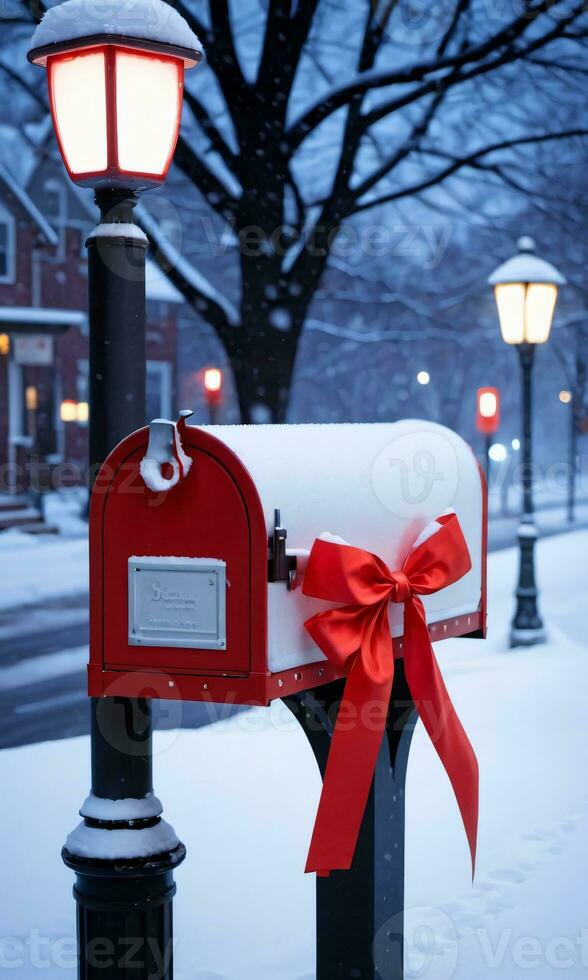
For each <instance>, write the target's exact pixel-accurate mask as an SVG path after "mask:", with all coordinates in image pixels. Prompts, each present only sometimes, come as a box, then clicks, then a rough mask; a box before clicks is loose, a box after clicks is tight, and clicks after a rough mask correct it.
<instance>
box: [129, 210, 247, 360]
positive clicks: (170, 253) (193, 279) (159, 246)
mask: <svg viewBox="0 0 588 980" xmlns="http://www.w3.org/2000/svg"><path fill="white" fill-rule="evenodd" d="M135 213H136V216H137V221H138V223H139V225H140V226H141V228H142V229H143V231H144V232H145V234H146V235H147V237H148V238H149V241H150V242H151V245H152V250H153V258H154V260H155V262H156V263H157V265H158V266H159V268H160V269H161V270H162V272H163V273H164V274H165V276H166V278H167V279H169V281H170V282H171V283H172V285H174V286H175V287H176V289H178V290H179V291H180V293H181V294H182V296H183V297H184V299H185V300H186V301H187V302H188V303H189V304H190V306H192V307H193V308H194V310H196V312H197V313H199V314H200V315H201V316H202V317H204V318H205V319H206V320H207V321H208V322H209V323H210V324H211V325H212V326H213V327H214V328H215V330H216V331H217V332H218V334H219V336H220V338H221V340H222V341H223V343H224V344H225V345H226V346H229V345H230V344H231V343H233V342H234V337H235V329H236V328H237V327H238V325H239V314H238V312H237V310H236V309H235V307H234V306H233V304H232V303H231V302H230V301H229V300H228V299H227V298H226V296H224V295H223V294H222V293H221V292H219V291H218V290H216V289H215V288H214V286H213V285H212V283H210V282H209V281H208V279H206V277H205V276H203V275H202V274H201V273H200V272H198V270H197V269H195V268H194V266H193V265H192V264H191V263H190V262H188V260H187V259H185V258H184V256H182V255H181V254H180V252H179V251H178V249H177V248H176V247H175V246H174V245H172V243H171V242H170V241H168V239H167V238H166V237H165V235H164V234H163V233H162V231H161V229H160V228H159V225H158V224H157V222H156V221H155V220H154V219H153V218H152V217H151V215H150V214H149V212H148V211H147V210H146V209H145V207H144V205H142V204H140V205H139V206H138V207H137V208H136V212H135Z"/></svg>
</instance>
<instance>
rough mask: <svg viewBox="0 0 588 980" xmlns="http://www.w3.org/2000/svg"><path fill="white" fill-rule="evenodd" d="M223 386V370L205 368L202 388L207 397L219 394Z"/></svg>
mask: <svg viewBox="0 0 588 980" xmlns="http://www.w3.org/2000/svg"><path fill="white" fill-rule="evenodd" d="M222 386H223V372H222V371H221V370H220V368H206V370H205V372H204V390H205V391H206V394H207V395H208V396H209V397H212V398H214V397H217V398H218V396H219V395H220V393H221V390H222Z"/></svg>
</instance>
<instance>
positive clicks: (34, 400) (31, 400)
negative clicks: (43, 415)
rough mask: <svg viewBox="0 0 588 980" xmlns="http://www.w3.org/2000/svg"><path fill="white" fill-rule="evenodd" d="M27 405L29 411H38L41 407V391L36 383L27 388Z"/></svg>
mask: <svg viewBox="0 0 588 980" xmlns="http://www.w3.org/2000/svg"><path fill="white" fill-rule="evenodd" d="M25 405H26V407H27V411H29V412H36V411H37V409H38V407H39V392H38V391H37V389H36V388H35V386H34V385H28V386H27V387H26V388H25Z"/></svg>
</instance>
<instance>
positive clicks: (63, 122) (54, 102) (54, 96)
mask: <svg viewBox="0 0 588 980" xmlns="http://www.w3.org/2000/svg"><path fill="white" fill-rule="evenodd" d="M49 91H50V94H51V106H52V110H53V120H54V124H55V128H56V130H57V136H58V139H59V143H60V147H61V152H62V154H63V156H64V159H65V164H66V166H67V168H68V170H69V172H70V174H72V175H74V176H75V175H76V174H94V173H101V172H102V171H103V170H106V167H107V164H108V141H107V126H106V67H105V57H104V53H103V52H100V51H91V52H87V53H80V54H76V55H67V56H63V57H55V58H50V59H49Z"/></svg>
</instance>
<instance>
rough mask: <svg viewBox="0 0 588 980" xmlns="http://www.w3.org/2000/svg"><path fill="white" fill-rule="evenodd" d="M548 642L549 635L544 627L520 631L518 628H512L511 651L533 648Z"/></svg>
mask: <svg viewBox="0 0 588 980" xmlns="http://www.w3.org/2000/svg"><path fill="white" fill-rule="evenodd" d="M546 640H547V633H546V632H545V629H544V627H543V626H541V627H539V628H538V629H518V628H517V627H516V626H512V627H511V631H510V646H511V649H513V648H514V647H533V646H535V645H536V644H537V643H545V641H546Z"/></svg>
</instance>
